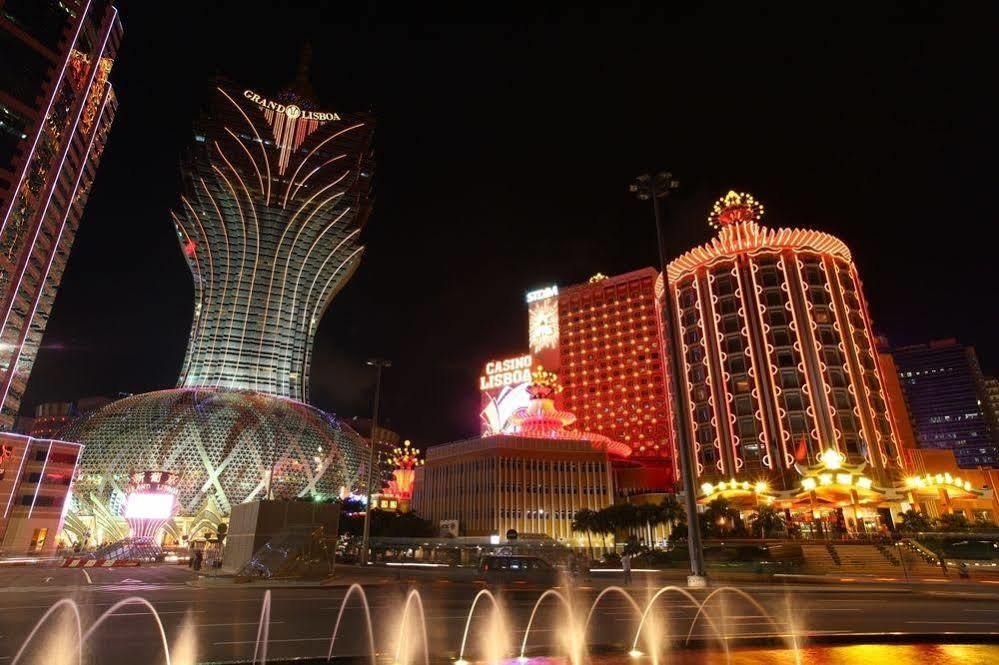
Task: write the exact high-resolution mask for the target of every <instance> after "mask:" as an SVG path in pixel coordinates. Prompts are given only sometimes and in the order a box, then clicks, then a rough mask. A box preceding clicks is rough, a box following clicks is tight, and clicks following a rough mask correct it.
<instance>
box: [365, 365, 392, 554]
mask: <svg viewBox="0 0 999 665" xmlns="http://www.w3.org/2000/svg"><path fill="white" fill-rule="evenodd" d="M368 365H369V366H370V367H374V368H375V403H374V408H373V409H372V413H371V436H370V438H369V442H368V482H367V483H366V484H365V495H366V496H367V497H368V499H367V502H366V505H365V509H364V535H363V536H361V565H362V566H366V565H368V539H369V534H370V533H371V508H372V507H371V485H372V484H374V477H375V446H377V445H378V442H377V441H376V439H375V434H376V432H377V430H378V398H379V396H380V395H381V391H382V369H385V368H388V367H391V366H392V363H391V362H389V361H388V360H384V359H382V358H373V359H372V360H369V361H368Z"/></svg>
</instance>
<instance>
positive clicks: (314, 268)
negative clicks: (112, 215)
mask: <svg viewBox="0 0 999 665" xmlns="http://www.w3.org/2000/svg"><path fill="white" fill-rule="evenodd" d="M307 62H308V58H307V55H306V57H305V58H303V65H302V66H301V67H300V69H299V76H298V78H297V80H296V81H295V82H294V83H293V84H292V85H291V86H290V87H288V88H286V89H285V90H283V91H280V92H278V93H276V94H273V95H271V94H264V93H261V92H259V91H257V90H253V89H250V88H244V87H242V86H237V85H235V84H233V83H230V82H228V81H222V80H220V81H217V82H216V84H215V85H214V86H212V89H211V92H210V102H209V104H208V107H207V108H206V109H205V111H204V112H203V114H202V116H201V118H200V119H199V121H198V122H197V123H196V127H195V135H194V141H193V143H192V146H191V148H190V150H189V151H188V154H187V155H186V157H185V158H184V160H183V163H182V172H183V180H184V187H183V191H182V193H181V195H180V201H179V204H178V206H177V208H176V209H175V210H174V211H173V213H172V217H173V220H174V224H175V229H176V232H177V238H178V241H179V244H180V249H181V251H182V253H183V255H184V257H185V260H186V261H187V263H188V266H189V267H190V270H191V274H192V276H193V278H194V296H195V301H194V317H193V322H192V324H191V332H190V338H189V341H188V345H187V354H186V356H185V359H184V364H183V369H182V372H181V375H180V378H179V381H178V387H177V389H175V390H163V391H159V392H153V393H147V394H144V395H135V396H132V397H128V398H126V399H123V400H120V401H117V402H114V403H112V404H110V405H108V406H106V407H104V408H103V409H101V410H99V411H98V412H96V413H95V414H93V415H92V416H90V417H87V418H83V419H81V420H80V421H77V422H76V423H74V425H73V426H72V427H71V428H70V429H69V430H68V431H67V432H65V433H64V435H63V436H64V438H67V439H70V440H75V441H80V442H82V443H84V444H85V446H86V448H85V452H84V456H83V463H82V473H83V478H82V479H81V482H80V485H81V494H85V495H86V496H87V497H90V498H94V497H96V499H97V500H96V501H90V502H89V505H86V506H84V505H81V506H80V508H79V510H76V511H74V515H77V516H79V515H83V514H84V511H90V513H89V518H90V519H92V520H97V521H98V522H99V523H98V524H96V525H91V526H89V527H88V528H89V530H91V531H94V529H95V528H96V529H104V530H105V533H108V534H112V533H114V534H116V535H119V537H121V536H120V534H122V532H124V531H125V530H124V528H123V527H124V525H123V523H122V521H121V520H120V518H119V515H118V513H119V511H120V506H121V502H122V501H123V500H124V496H125V495H126V493H127V487H125V486H124V484H123V479H127V478H129V477H130V475H131V474H132V473H135V472H138V471H145V470H148V469H155V470H162V471H166V472H169V473H170V474H172V475H176V476H178V478H179V481H178V484H177V499H178V504H179V508H180V518H178V519H182V520H183V524H181V523H180V522H179V521H178V522H177V524H178V525H179V526H177V527H176V528H174V529H172V530H171V529H168V530H167V532H168V534H171V533H172V534H174V535H177V534H180V533H186V535H188V536H190V537H193V536H195V535H196V533H195V532H196V531H197V530H199V529H202V528H214V526H213V525H212V522H215V523H216V524H217V521H218V519H222V518H224V517H225V516H227V515H228V514H229V512H230V511H231V509H232V506H233V505H234V504H238V503H242V502H245V501H250V500H254V499H259V498H264V497H275V498H291V497H296V496H297V497H302V496H318V497H325V496H335V495H337V494H342V493H345V492H350V491H352V490H354V489H356V488H357V486H358V483H359V479H360V478H361V477H363V466H362V465H363V462H364V460H366V458H367V456H366V453H365V450H366V448H367V443H366V442H365V441H364V440H363V439H361V437H360V436H358V434H357V433H356V432H354V431H353V430H352V429H351V428H350V427H349V426H348V425H346V424H345V423H343V422H342V421H340V420H339V419H338V418H336V417H334V416H332V415H330V414H327V413H323V412H322V411H320V410H319V409H316V408H314V407H312V406H310V405H308V404H307V403H306V402H305V400H306V397H307V395H308V381H309V364H310V357H311V353H312V344H313V339H314V335H315V331H316V327H317V326H318V324H319V321H320V319H321V318H322V316H323V314H324V312H325V311H326V308H327V307H328V306H329V304H330V302H331V300H332V299H333V297H334V296H335V295H336V294H337V292H338V291H339V290H340V289H341V288H342V287H343V285H344V284H346V282H347V281H348V279H349V278H350V276H351V275H352V274H353V272H354V270H356V268H357V266H358V264H359V262H360V258H361V253H362V251H363V246H362V245H361V244H360V242H359V238H360V234H361V229H362V227H363V225H364V222H365V220H366V218H367V215H368V213H369V211H370V207H371V179H372V175H373V173H372V169H373V168H374V164H373V159H372V153H371V141H372V131H373V122H372V118H371V117H370V116H368V115H367V114H363V113H346V112H343V111H339V110H337V111H334V110H323V109H322V108H321V107H320V105H319V104H318V103H317V101H316V98H315V95H314V93H313V92H312V89H311V86H310V85H309V83H308V80H307V75H306V74H307ZM81 504H82V502H81ZM84 523H85V521H84V520H83V519H82V518H81V520H80V528H81V529H82V528H83V526H82V525H83V524H84ZM199 525H200V526H199ZM71 526H74V528H75V526H76V523H71ZM67 528H68V527H67ZM185 530H187V531H186V532H185ZM112 537H113V536H109V537H107V539H108V540H110V539H112Z"/></svg>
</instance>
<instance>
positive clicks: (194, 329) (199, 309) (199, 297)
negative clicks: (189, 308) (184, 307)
mask: <svg viewBox="0 0 999 665" xmlns="http://www.w3.org/2000/svg"><path fill="white" fill-rule="evenodd" d="M170 217H172V218H173V222H174V224H176V225H177V229H178V230H179V231H180V232H181V233H182V234H183V235H184V238H186V239H187V242H188V243H190V242H191V235H190V234H189V233H188V232H187V229H185V228H184V225H183V224H181V222H180V219H179V218H178V217H177V215H176V214H174V212H173V211H172V210H171V211H170ZM181 251H182V252H183V249H181ZM184 255H185V256H187V252H184ZM188 258H193V259H194V273H192V274H193V275H194V276H195V277H196V279H195V280H194V286H195V301H196V305H195V307H194V319H195V321H194V325H192V326H191V334H190V339H189V340H188V348H189V349H194V348H196V347H195V344H196V343H197V340H199V339H200V337H201V333H200V332H199V330H200V329H201V327H202V318H201V315H202V314H203V313H204V310H205V308H204V306H203V303H204V292H205V288H204V277H203V276H202V274H201V261H199V260H198V253H197V252H195V253H194V254H193V255H191V256H189V257H188ZM188 265H190V264H188ZM193 358H194V354H193V353H192V354H191V355H190V356H188V358H187V359H186V362H185V367H184V369H183V371H182V372H181V375H182V376H183V377H184V379H183V381H185V382H186V381H187V379H188V376H189V375H190V372H191V365H192V364H194V363H193Z"/></svg>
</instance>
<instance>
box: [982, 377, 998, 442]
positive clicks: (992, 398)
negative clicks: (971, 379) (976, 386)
mask: <svg viewBox="0 0 999 665" xmlns="http://www.w3.org/2000/svg"><path fill="white" fill-rule="evenodd" d="M984 386H985V402H984V405H985V415H986V417H987V418H988V419H989V429H991V430H992V439H993V440H994V441H996V442H997V443H999V379H997V378H996V377H994V376H987V377H985V383H984Z"/></svg>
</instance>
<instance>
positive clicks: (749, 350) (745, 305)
mask: <svg viewBox="0 0 999 665" xmlns="http://www.w3.org/2000/svg"><path fill="white" fill-rule="evenodd" d="M747 263H748V265H749V273H750V275H752V273H753V265H752V261H750V260H749V259H747ZM732 274H733V275H735V284H736V295H737V296H738V297H739V302H740V303H742V305H741V308H740V309H741V311H740V314H741V318H742V328H741V330H740V332H741V333H742V338H743V347H744V349H745V353H746V355H747V356H748V357H749V367H748V368H747V369H748V373H749V376H751V377H752V378H753V384H754V385H755V386H756V388H755V394H753V393H750V396H751V397H753V398H754V399H755V400H756V409H755V411H754V414H755V416H756V421H757V423H758V425H757V429H758V431H759V433H760V439H761V440H762V441H763V450H764V451H765V452H764V454H763V458H762V462H763V466H765V467H768V468H771V469H774V468H776V466H775V464H776V460H774V459H772V458H771V456H770V451H771V449H772V447H773V443H772V442H771V441H770V434H769V433H768V432H767V427H766V420H765V419H764V415H763V390H764V387H763V386H762V385H761V384H760V375H761V374H769V372H766V371H765V370H764V368H763V365H762V359H758V358H757V357H756V351H755V350H754V349H753V341H752V339H751V337H750V334H749V317H750V316H757V314H758V311H759V310H755V309H753V307H752V306H751V305H750V302H749V300H748V299H747V295H746V289H745V287H744V285H743V276H742V271H741V270H739V269H738V264H736V265H735V268H734V269H733V271H732ZM754 303H755V300H754ZM761 323H762V322H761ZM760 329H761V330H762V331H763V333H764V339H762V340H761V342H762V343H763V345H764V348H765V346H766V343H767V342H766V338H765V337H766V330H765V329H764V328H763V327H762V325H761V326H760ZM771 394H773V393H771ZM774 400H775V401H776V397H775V398H774Z"/></svg>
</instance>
